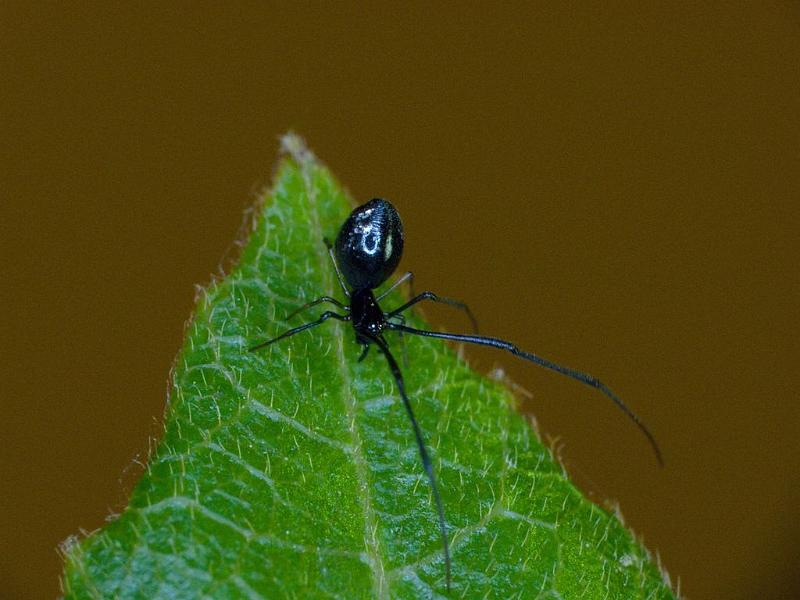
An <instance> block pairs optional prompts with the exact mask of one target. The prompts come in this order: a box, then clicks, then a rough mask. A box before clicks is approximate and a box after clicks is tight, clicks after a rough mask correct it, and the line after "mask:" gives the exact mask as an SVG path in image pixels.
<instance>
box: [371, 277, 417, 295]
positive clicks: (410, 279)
mask: <svg viewBox="0 0 800 600" xmlns="http://www.w3.org/2000/svg"><path fill="white" fill-rule="evenodd" d="M406 281H408V289H409V290H411V295H412V296H413V295H414V273H412V272H411V271H406V272H405V273H403V274H402V275H401V276H400V277H398V278H397V281H395V282H394V283H393V284H392V285H391V287H389V288H388V289H387V290H386V291H384V292H383V293H382V294H381V295H380V296H378V297H377V298H375V300H376V301H377V302H380V301H381V300H383V299H384V298H385V297H386V296H388V295H389V293H390V292H391V291H392V290H393V289H395V288H397V287H398V286H400V285H402V284H403V283H404V282H406Z"/></svg>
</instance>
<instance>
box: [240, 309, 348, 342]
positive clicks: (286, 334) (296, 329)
mask: <svg viewBox="0 0 800 600" xmlns="http://www.w3.org/2000/svg"><path fill="white" fill-rule="evenodd" d="M331 318H333V319H339V320H340V321H349V320H350V315H339V314H337V313H335V312H331V311H325V312H324V313H322V314H321V315H320V317H319V319H317V320H316V321H311V322H310V323H306V324H305V325H300V327H294V328H293V329H290V330H289V331H284V332H283V333H282V334H280V335H279V336H278V337H276V338H272V339H271V340H267V341H266V342H262V343H260V344H256V345H255V346H253V347H252V348H250V352H254V351H255V350H259V349H261V348H264V347H265V346H269V345H270V344H274V343H275V342H277V341H280V340H282V339H283V338H287V337H290V336H293V335H294V334H296V333H300V332H301V331H305V330H306V329H311V328H312V327H316V326H317V325H322V323H324V322H325V321H327V320H328V319H331Z"/></svg>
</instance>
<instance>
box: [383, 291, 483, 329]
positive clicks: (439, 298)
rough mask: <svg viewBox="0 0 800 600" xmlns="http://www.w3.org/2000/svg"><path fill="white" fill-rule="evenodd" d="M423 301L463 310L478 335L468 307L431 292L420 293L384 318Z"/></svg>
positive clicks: (473, 316) (476, 324)
mask: <svg viewBox="0 0 800 600" xmlns="http://www.w3.org/2000/svg"><path fill="white" fill-rule="evenodd" d="M423 300H431V301H433V302H439V303H441V304H449V305H450V306H454V307H456V308H458V309H460V310H463V311H464V312H465V313H467V316H468V317H469V320H470V322H471V323H472V329H473V331H475V333H478V321H477V319H476V318H475V315H473V314H472V311H471V310H470V309H469V306H467V305H466V304H464V303H463V302H459V301H458V300H453V299H452V298H444V297H442V296H437V295H436V294H434V293H433V292H422V293H421V294H418V295H417V296H414V297H413V298H412V299H411V300H409V301H408V302H406V303H405V304H403V306H401V307H400V308H396V309H394V310H393V311H391V312H389V313H387V314H386V316H387V318H388V317H394V316H396V315H399V314H400V313H401V312H404V311H406V310H408V309H409V308H411V307H412V306H414V305H415V304H417V303H419V302H422V301H423Z"/></svg>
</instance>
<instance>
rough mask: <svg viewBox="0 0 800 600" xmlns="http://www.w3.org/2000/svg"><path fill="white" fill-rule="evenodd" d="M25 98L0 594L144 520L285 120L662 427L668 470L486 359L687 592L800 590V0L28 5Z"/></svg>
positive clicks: (526, 328)
mask: <svg viewBox="0 0 800 600" xmlns="http://www.w3.org/2000/svg"><path fill="white" fill-rule="evenodd" d="M0 81H1V82H2V83H1V84H0V140H1V143H0V153H2V155H1V156H0V211H1V213H0V216H1V218H0V228H2V231H1V232H0V234H1V235H0V251H1V252H2V255H1V256H2V265H3V266H2V278H0V302H1V304H0V309H2V318H1V320H0V323H2V344H0V353H2V354H1V355H0V369H1V370H2V373H0V381H2V390H1V392H0V402H2V406H0V408H1V409H2V410H1V411H0V439H2V450H1V451H0V596H2V597H7V598H23V599H26V598H53V597H55V596H57V595H58V593H59V583H58V578H59V574H60V572H61V563H60V558H59V555H58V553H57V548H58V545H59V543H60V542H61V541H62V540H64V539H65V538H66V537H67V536H69V535H71V534H76V533H78V532H80V531H91V530H93V529H95V528H98V527H101V526H102V525H103V523H104V521H105V519H106V517H107V516H108V515H109V514H111V513H112V512H118V511H120V510H121V509H122V508H123V507H124V505H125V499H126V497H127V494H128V493H129V491H130V490H131V488H132V486H133V485H134V484H135V482H136V479H137V477H138V475H139V473H140V472H141V468H140V467H139V466H138V465H137V461H141V460H143V459H144V458H145V457H146V455H147V450H148V443H149V442H150V440H151V438H153V437H155V436H157V435H158V433H159V431H160V427H161V425H160V422H161V417H162V412H163V409H164V401H165V390H166V385H167V376H168V372H169V369H170V365H171V364H172V360H173V357H174V356H175V354H176V352H177V350H178V348H179V346H180V344H181V337H182V331H183V325H184V321H185V320H186V319H187V318H188V317H189V315H190V313H191V311H192V306H193V297H194V286H195V285H196V284H205V283H207V282H208V281H209V280H210V277H211V275H212V273H215V272H218V269H219V267H220V265H223V264H224V257H225V256H226V255H229V254H230V252H229V250H230V247H231V243H232V241H233V240H234V239H235V237H236V235H237V231H238V229H239V226H240V224H241V222H242V214H243V211H244V210H245V209H246V208H247V207H248V206H249V205H250V203H251V202H252V201H253V199H254V198H255V195H256V193H257V192H258V191H259V190H260V189H261V188H262V187H263V186H265V185H267V184H269V182H270V178H271V175H272V173H273V169H274V165H275V163H276V160H277V158H278V137H279V135H280V134H282V133H284V132H285V131H287V130H288V129H290V128H291V129H293V130H295V131H297V132H298V133H300V134H301V135H303V136H304V137H305V138H306V139H307V141H308V144H309V145H310V146H311V148H312V149H313V150H314V151H315V152H316V154H317V155H318V156H319V157H321V159H322V160H323V161H325V162H326V163H327V164H328V165H329V166H330V167H331V169H332V170H333V171H334V173H335V174H336V175H337V176H338V177H339V179H340V180H341V181H342V183H343V184H344V185H345V186H346V187H347V188H348V189H349V190H350V191H351V193H352V195H353V197H354V198H355V199H357V200H358V201H360V202H363V201H365V200H367V199H368V198H370V197H372V196H377V195H380V196H384V197H387V198H389V199H391V200H392V201H393V202H394V203H395V204H396V205H397V207H398V208H399V210H400V212H401V214H402V217H403V219H404V223H405V228H406V235H407V237H406V254H405V258H404V263H403V265H402V267H405V268H408V269H412V270H414V271H415V273H416V276H417V287H418V289H426V288H427V289H435V290H436V291H438V292H440V293H442V294H444V295H447V296H451V297H454V298H460V299H463V300H467V301H468V302H469V303H470V305H471V307H472V309H473V310H474V312H475V313H476V314H477V315H478V317H479V320H480V323H481V328H482V331H483V332H485V333H490V334H494V335H497V336H501V337H507V338H511V339H512V340H514V341H516V342H518V344H519V345H520V346H522V347H524V348H528V349H532V350H534V351H537V352H539V353H541V354H543V355H545V356H548V357H550V358H552V359H554V360H558V361H560V362H563V363H565V364H568V365H571V366H575V367H578V368H581V369H584V370H587V371H589V372H591V373H593V374H596V375H598V376H599V377H601V378H603V379H604V380H605V381H607V382H608V383H610V384H611V385H612V387H613V388H614V389H615V390H616V391H617V392H619V394H620V395H621V396H622V397H623V398H624V399H625V400H626V401H627V402H628V403H630V405H631V406H632V407H634V409H635V410H636V411H637V412H638V413H639V414H640V415H641V416H642V417H643V418H644V419H645V421H646V422H647V423H648V425H649V426H650V427H651V429H652V430H653V431H654V433H655V435H656V436H657V438H658V440H659V442H660V444H661V446H662V447H663V449H664V454H665V458H666V468H664V469H659V468H658V467H657V465H656V463H655V461H654V460H653V457H652V455H651V453H650V451H649V448H648V446H647V444H646V442H645V441H644V439H643V438H642V436H641V435H640V434H639V433H638V432H637V431H636V429H635V427H633V426H632V425H631V424H630V423H629V422H628V421H627V420H626V419H625V418H624V416H623V415H622V414H621V413H620V412H618V411H617V410H616V409H615V408H614V407H613V406H612V405H611V404H610V403H609V402H607V401H606V400H605V399H604V398H603V397H602V396H601V395H598V394H596V393H592V391H591V390H588V389H584V388H583V387H582V386H580V385H579V384H576V383H573V382H571V381H569V380H565V379H564V378H561V377H559V376H557V375H553V374H549V373H546V372H543V371H541V370H537V369H536V368H534V367H532V366H530V365H528V364H524V363H521V362H517V361H515V360H514V359H513V357H509V356H505V355H502V354H499V353H493V352H492V351H490V350H480V349H473V348H469V349H466V354H467V356H468V357H469V358H470V360H471V361H472V363H473V364H474V365H475V366H476V368H478V369H479V370H481V371H484V372H488V371H490V370H491V369H493V368H494V367H498V366H500V367H502V368H504V369H505V370H506V372H507V373H508V374H509V376H510V377H511V378H512V379H513V380H514V381H515V382H517V384H518V385H519V386H521V387H522V388H524V389H525V390H528V391H529V392H530V394H531V397H530V398H528V399H527V400H526V406H525V408H526V410H528V411H530V412H531V413H533V414H535V415H536V417H537V419H538V422H539V427H540V430H541V432H542V434H543V436H544V438H545V439H546V440H548V442H549V443H550V444H552V445H553V447H554V448H556V449H557V451H558V454H559V455H560V457H561V459H562V460H563V462H564V463H565V465H566V467H567V468H568V470H569V472H570V473H571V475H572V477H573V478H574V479H575V481H576V483H577V484H578V485H579V486H580V488H581V489H582V490H583V491H584V492H585V493H586V494H587V495H588V496H589V497H590V498H592V499H593V500H594V501H596V502H598V503H601V504H606V505H607V504H608V503H619V506H620V507H621V510H622V513H623V515H624V516H625V519H626V522H627V523H628V525H629V526H630V527H632V528H633V529H634V531H635V532H636V533H637V535H638V536H639V537H640V538H641V539H642V540H643V541H644V543H645V545H646V546H647V547H648V548H649V549H650V550H651V551H653V552H654V553H657V554H658V556H660V560H661V562H662V563H663V565H664V567H665V568H666V569H667V570H668V571H669V573H670V575H671V577H672V580H673V582H675V583H676V584H677V585H679V589H680V591H681V592H682V593H683V594H684V595H685V596H686V597H687V598H690V599H700V598H733V599H738V598H742V599H744V598H797V597H800V575H798V573H800V571H798V569H797V565H796V559H797V557H798V556H800V518H798V516H799V511H798V505H799V504H800V486H799V485H798V483H800V436H799V435H798V425H800V408H799V407H798V397H797V390H798V387H799V386H798V383H800V382H798V369H797V359H798V356H800V352H798V341H797V340H798V309H797V305H798V294H799V293H800V277H799V276H798V267H797V260H798V251H799V250H800V248H799V247H798V246H799V245H800V244H798V240H799V239H800V237H799V236H798V231H799V228H798V225H799V224H798V209H797V203H798V200H799V199H800V162H799V159H800V151H799V150H800V118H799V117H798V115H799V114H800V112H799V111H798V109H799V108H800V5H798V4H797V3H796V2H783V3H769V4H767V3H749V4H748V3H741V4H736V3H734V4H726V5H725V6H717V7H713V8H709V7H701V6H694V5H690V4H686V5H682V6H671V5H659V6H657V7H649V8H646V7H642V6H641V5H639V4H638V3H629V4H627V5H626V4H622V5H617V6H615V7H614V8H607V7H604V8H595V9H587V8H585V7H583V6H581V5H568V4H561V3H558V4H557V5H556V6H543V5H539V6H536V7H527V8H525V9H522V8H519V7H517V8H508V7H506V8H504V9H502V10H501V9H500V8H495V9H494V10H489V9H483V10H467V9H465V8H464V7H459V6H455V5H449V6H441V7H439V8H437V9H434V8H431V7H425V8H423V7H420V6H418V7H411V8H409V7H406V8H403V9H399V8H396V7H394V8H390V7H388V6H384V7H372V8H369V9H367V8H363V7H362V8H355V7H350V8H348V7H345V6H339V7H337V8H335V9H331V10H314V9H311V8H308V7H306V8H305V9H302V10H301V9H299V8H289V7H288V6H285V5H283V6H280V5H274V6H266V5H261V4H256V6H255V7H253V6H246V5H244V4H241V5H238V6H225V7H217V8H213V7H207V6H204V7H201V6H193V7H188V5H187V6H184V7H179V6H177V5H176V6H174V7H173V8H165V7H163V6H157V5H155V4H151V5H149V6H147V7H139V8H131V7H123V6H113V7H110V6H105V5H98V6H90V5H84V6H83V7H79V6H76V5H75V3H65V4H63V5H60V6H59V5H47V6H43V5H42V6H35V5H33V4H31V3H22V2H6V3H3V6H2V8H0ZM332 233H333V232H332ZM323 291H326V290H320V292H323ZM426 314H427V316H428V317H429V318H430V319H431V320H432V321H433V323H434V324H435V325H436V327H440V328H448V329H450V330H453V331H464V330H466V329H467V328H468V323H466V322H464V319H463V316H462V315H460V313H458V312H457V311H456V313H455V314H452V313H451V311H448V310H446V309H445V310H440V309H438V308H428V309H427V310H426Z"/></svg>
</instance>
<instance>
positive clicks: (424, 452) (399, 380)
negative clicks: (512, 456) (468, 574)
mask: <svg viewBox="0 0 800 600" xmlns="http://www.w3.org/2000/svg"><path fill="white" fill-rule="evenodd" d="M370 341H372V342H374V343H375V344H377V346H378V348H380V351H381V352H382V353H383V355H384V356H385V357H386V361H387V362H388V363H389V370H390V371H391V372H392V375H393V376H394V381H395V383H396V384H397V389H398V390H399V391H400V397H401V398H402V399H403V404H404V405H405V407H406V412H407V413H408V418H409V420H410V421H411V427H412V428H413V429H414V437H415V438H416V440H417V448H418V449H419V455H420V458H421V459H422V467H423V468H424V469H425V473H426V474H427V475H428V481H429V482H430V484H431V492H432V493H433V500H434V502H435V503H436V511H437V513H438V515H439V531H440V532H441V535H442V546H443V548H444V568H445V578H446V580H447V591H450V581H451V579H452V576H451V568H450V544H449V542H448V540H447V522H446V521H445V519H444V508H443V506H442V498H441V496H440V495H439V487H438V485H437V484H436V477H435V476H434V473H433V465H432V464H431V457H430V455H429V454H428V449H427V448H426V447H425V439H424V438H423V436H422V430H421V429H420V428H419V424H418V423H417V418H416V417H415V416H414V411H413V409H412V408H411V402H410V401H409V400H408V395H407V394H406V386H405V383H404V382H403V374H402V373H401V371H400V367H399V366H397V361H396V360H395V359H394V357H393V356H392V353H391V352H390V351H389V346H388V345H387V344H386V341H385V340H384V339H383V338H381V337H377V336H376V337H372V338H370Z"/></svg>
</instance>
